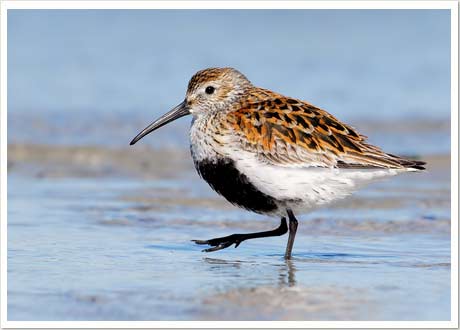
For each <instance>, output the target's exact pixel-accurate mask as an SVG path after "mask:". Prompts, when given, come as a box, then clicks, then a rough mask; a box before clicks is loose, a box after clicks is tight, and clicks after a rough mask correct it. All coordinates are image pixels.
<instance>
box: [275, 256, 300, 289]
mask: <svg viewBox="0 0 460 330" xmlns="http://www.w3.org/2000/svg"><path fill="white" fill-rule="evenodd" d="M279 269H280V274H279V285H280V286H281V287H283V286H288V287H293V286H295V285H296V280H295V273H296V271H297V269H296V268H295V261H294V260H292V259H290V260H284V263H283V264H281V265H280V268H279Z"/></svg>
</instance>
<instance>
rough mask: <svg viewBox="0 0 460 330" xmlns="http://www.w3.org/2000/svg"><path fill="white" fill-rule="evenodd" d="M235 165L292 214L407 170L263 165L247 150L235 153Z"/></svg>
mask: <svg viewBox="0 0 460 330" xmlns="http://www.w3.org/2000/svg"><path fill="white" fill-rule="evenodd" d="M236 167H237V169H238V170H239V171H240V172H242V173H244V174H245V175H246V176H247V177H248V179H249V180H250V181H251V183H252V184H254V186H256V187H257V188H258V189H259V190H260V191H262V192H263V193H265V194H267V195H269V196H272V197H274V198H276V199H278V200H282V201H283V200H286V201H288V202H287V203H286V204H285V205H280V207H282V206H285V207H289V208H291V209H292V210H293V211H294V213H295V212H297V213H303V212H306V211H308V210H311V209H313V208H315V207H319V206H323V205H325V204H328V203H330V202H332V201H335V200H337V199H341V198H344V197H346V196H349V195H350V194H351V193H353V192H354V191H356V190H357V189H359V188H361V187H363V186H364V185H366V184H368V183H371V182H375V181H377V180H379V179H382V178H385V177H388V176H393V175H396V174H399V173H402V172H407V171H408V169H337V168H319V167H288V166H286V167H283V166H274V165H270V164H264V163H262V162H260V161H259V160H257V158H256V156H255V155H250V154H248V153H244V154H240V155H239V157H238V159H236ZM280 212H284V210H280Z"/></svg>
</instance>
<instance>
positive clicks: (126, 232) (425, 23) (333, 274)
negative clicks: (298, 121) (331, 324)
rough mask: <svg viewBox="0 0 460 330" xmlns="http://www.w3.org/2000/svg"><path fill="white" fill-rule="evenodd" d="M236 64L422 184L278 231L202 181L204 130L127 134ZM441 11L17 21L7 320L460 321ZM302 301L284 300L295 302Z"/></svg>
mask: <svg viewBox="0 0 460 330" xmlns="http://www.w3.org/2000/svg"><path fill="white" fill-rule="evenodd" d="M225 66H230V67H234V68H236V69H238V70H240V71H241V72H242V73H244V74H245V75H246V76H247V77H248V78H249V79H250V80H251V81H252V82H253V84H255V85H257V86H260V87H263V88H268V89H272V90H274V91H277V92H280V93H282V94H285V95H287V96H292V97H295V98H299V99H303V100H307V101H309V102H310V103H313V104H314V105H317V106H319V107H321V108H323V109H325V110H327V111H329V112H331V113H332V114H333V115H334V116H336V117H338V118H339V119H341V120H343V121H345V122H346V123H348V124H350V125H351V126H354V127H356V128H357V129H358V130H359V131H360V132H361V133H363V134H364V135H367V136H369V141H370V142H371V143H374V144H377V145H379V146H381V147H383V149H385V150H386V151H387V152H391V153H396V154H401V155H408V156H412V157H417V158H421V159H424V160H426V161H427V162H428V171H427V172H425V173H420V174H415V175H406V176H401V177H398V178H395V179H392V180H389V181H385V182H382V183H380V184H376V185H373V186H370V187H368V188H366V189H364V190H363V191H361V192H359V193H357V194H355V195H354V196H353V197H352V198H350V199H347V200H346V201H343V202H339V203H337V204H334V205H333V206H331V208H327V209H322V210H317V211H315V212H312V213H311V214H307V215H303V216H302V217H301V219H302V220H303V221H301V224H300V226H299V231H300V232H299V234H298V235H299V237H298V238H297V241H296V246H295V247H294V259H293V260H292V261H291V262H285V261H284V260H283V259H282V255H283V251H284V246H285V243H286V237H280V238H273V239H266V240H260V241H258V240H255V241H254V242H250V243H249V242H247V243H246V242H245V243H243V244H242V245H241V246H240V247H239V248H238V249H236V250H235V249H227V250H224V251H220V252H218V253H214V254H203V253H201V252H200V247H196V246H194V245H192V243H191V242H189V240H190V239H207V238H212V237H217V236H223V235H227V234H232V233H234V232H250V231H258V230H268V229H270V228H271V227H276V226H277V224H278V221H279V220H278V219H271V218H267V217H264V216H258V215H254V214H251V213H249V212H246V211H242V210H239V209H237V208H235V207H233V206H231V205H229V204H228V203H227V202H226V201H224V200H223V199H222V198H221V197H220V196H217V195H216V194H215V193H214V192H213V191H212V190H211V189H210V188H209V187H208V186H207V185H206V183H204V182H202V181H201V180H199V178H198V176H197V175H196V173H195V172H194V168H193V164H192V161H191V158H190V156H189V154H188V143H189V142H188V129H189V125H190V121H191V118H188V117H187V118H183V119H181V120H178V121H177V122H174V123H173V124H171V125H168V126H166V127H164V128H162V129H160V130H159V131H157V132H155V134H152V135H149V136H148V137H147V138H145V139H143V140H142V141H141V142H140V143H138V144H136V146H133V147H129V146H128V144H129V141H131V139H132V138H133V137H134V136H135V135H136V134H137V133H138V132H139V131H140V130H141V129H143V128H144V127H145V126H146V125H148V124H149V123H150V122H152V121H153V120H154V119H156V118H157V117H158V116H160V115H161V114H163V113H165V112H166V111H168V110H169V109H171V108H172V107H173V106H175V105H176V104H178V103H180V102H181V101H182V100H183V98H184V95H185V90H186V87H187V83H188V80H189V79H190V77H191V76H192V75H193V74H194V73H195V72H196V71H198V70H200V69H203V68H207V67H225ZM450 72H451V68H450V13H449V11H448V10H9V11H8V319H9V320H159V319H162V320H190V319H194V320H202V319H203V320H206V319H217V320H219V319H220V320H222V319H224V320H225V319H233V320H235V319H242V320H243V319H246V320H271V319H274V320H293V319H296V320H446V319H449V318H450ZM285 301H290V302H291V303H290V304H285V303H284V302H285Z"/></svg>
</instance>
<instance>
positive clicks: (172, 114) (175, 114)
mask: <svg viewBox="0 0 460 330" xmlns="http://www.w3.org/2000/svg"><path fill="white" fill-rule="evenodd" d="M189 114H190V111H189V109H188V108H187V106H186V104H185V100H184V101H183V102H182V103H181V104H179V105H177V106H176V107H174V108H173V109H172V110H171V111H169V112H167V113H165V114H164V115H163V116H161V117H160V118H158V119H157V120H155V121H154V122H153V123H151V124H150V125H149V126H147V127H146V128H144V129H143V130H142V132H140V133H139V134H137V135H136V137H135V138H134V139H132V141H131V142H130V143H129V145H130V146H132V145H133V144H135V143H136V142H137V141H139V140H140V139H142V138H143V137H144V136H146V135H147V134H149V133H152V132H153V131H154V130H156V129H158V128H160V127H162V126H164V125H166V124H168V123H170V122H172V121H174V120H176V119H179V118H181V117H183V116H186V115H189Z"/></svg>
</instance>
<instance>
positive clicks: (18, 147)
mask: <svg viewBox="0 0 460 330" xmlns="http://www.w3.org/2000/svg"><path fill="white" fill-rule="evenodd" d="M417 158H420V159H423V160H424V161H426V162H427V163H428V166H427V169H428V170H429V171H438V170H440V169H447V168H450V155H448V154H442V155H424V156H423V157H417ZM24 169H27V171H23V170H24ZM192 169H193V164H192V161H191V157H190V153H189V152H188V150H187V149H153V148H151V147H149V146H139V147H136V148H132V147H131V148H130V147H125V148H107V147H102V146H59V145H45V144H10V145H8V170H10V171H14V172H16V171H18V172H23V174H26V175H32V176H37V177H66V176H69V177H101V176H111V175H123V176H133V177H141V178H161V177H164V178H167V177H170V176H176V175H177V173H178V172H181V171H184V170H192Z"/></svg>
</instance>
